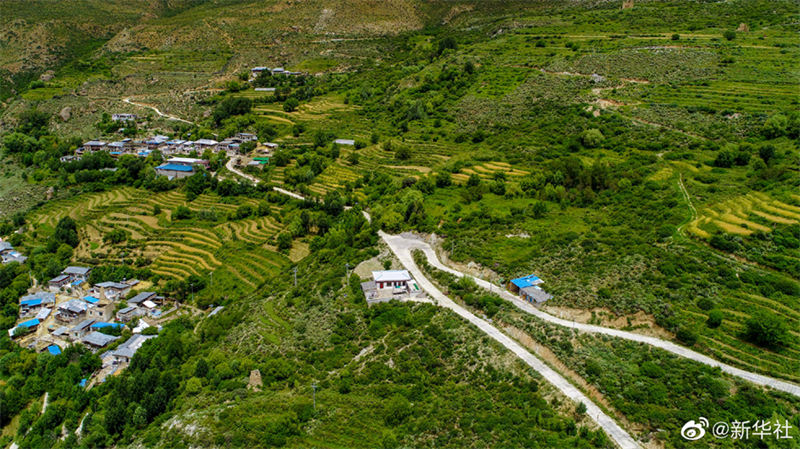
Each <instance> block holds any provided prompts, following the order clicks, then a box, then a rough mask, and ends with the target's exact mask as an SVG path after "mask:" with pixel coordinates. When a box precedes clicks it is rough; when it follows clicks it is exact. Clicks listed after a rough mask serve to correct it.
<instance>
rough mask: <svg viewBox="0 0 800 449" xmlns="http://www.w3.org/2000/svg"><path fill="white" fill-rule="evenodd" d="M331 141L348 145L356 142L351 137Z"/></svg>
mask: <svg viewBox="0 0 800 449" xmlns="http://www.w3.org/2000/svg"><path fill="white" fill-rule="evenodd" d="M333 143H335V144H337V145H350V146H353V145H355V144H356V141H355V140H353V139H336V140H334V141H333Z"/></svg>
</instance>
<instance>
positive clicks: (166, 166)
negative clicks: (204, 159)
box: [156, 164, 194, 171]
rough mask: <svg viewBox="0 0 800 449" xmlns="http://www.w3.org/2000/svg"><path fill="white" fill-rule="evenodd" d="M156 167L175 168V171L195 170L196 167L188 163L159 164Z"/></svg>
mask: <svg viewBox="0 0 800 449" xmlns="http://www.w3.org/2000/svg"><path fill="white" fill-rule="evenodd" d="M156 168H157V169H161V170H173V171H194V169H193V168H192V167H190V166H188V165H179V164H163V165H159V166H158V167H156Z"/></svg>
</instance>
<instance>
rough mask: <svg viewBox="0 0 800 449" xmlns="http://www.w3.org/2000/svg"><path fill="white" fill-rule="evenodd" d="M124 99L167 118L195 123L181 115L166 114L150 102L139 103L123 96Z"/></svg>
mask: <svg viewBox="0 0 800 449" xmlns="http://www.w3.org/2000/svg"><path fill="white" fill-rule="evenodd" d="M122 101H124V102H125V103H128V104H132V105H134V106H139V107H141V108H147V109H152V110H153V111H154V112H155V113H156V114H158V115H160V116H161V117H166V118H168V119H170V120H176V121H179V122H183V123H188V124H190V125H194V124H195V123H194V122H191V121H189V120H186V119H182V118H180V117H176V116H174V115H169V114H164V113H163V112H161V111H160V110H159V109H158V108H157V107H155V106H150V105H149V104H145V103H137V102H135V101H131V99H130V98H123V99H122Z"/></svg>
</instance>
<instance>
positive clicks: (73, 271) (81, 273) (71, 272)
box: [61, 267, 92, 281]
mask: <svg viewBox="0 0 800 449" xmlns="http://www.w3.org/2000/svg"><path fill="white" fill-rule="evenodd" d="M91 272H92V269H91V268H89V267H67V268H64V271H62V272H61V274H64V275H67V276H69V278H70V280H71V281H87V280H89V273H91Z"/></svg>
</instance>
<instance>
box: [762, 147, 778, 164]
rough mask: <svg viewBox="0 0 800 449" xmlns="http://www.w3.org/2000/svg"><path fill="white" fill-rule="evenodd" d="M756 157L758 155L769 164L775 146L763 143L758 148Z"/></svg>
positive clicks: (773, 154) (773, 155)
mask: <svg viewBox="0 0 800 449" xmlns="http://www.w3.org/2000/svg"><path fill="white" fill-rule="evenodd" d="M758 157H760V158H761V159H762V160H763V161H764V163H765V164H769V161H771V160H772V158H773V157H775V147H774V146H773V145H764V146H762V147H761V148H759V149H758Z"/></svg>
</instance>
